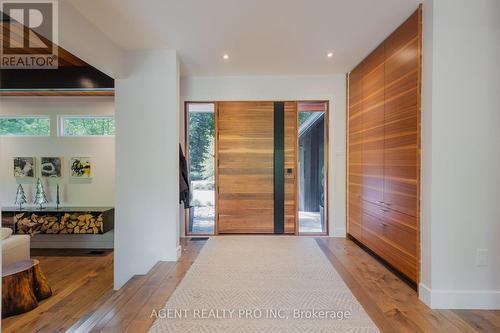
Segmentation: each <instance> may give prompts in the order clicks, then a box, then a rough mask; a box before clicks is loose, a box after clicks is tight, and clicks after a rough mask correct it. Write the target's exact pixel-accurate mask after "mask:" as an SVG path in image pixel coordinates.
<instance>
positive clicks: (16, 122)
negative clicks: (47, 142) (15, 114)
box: [0, 118, 50, 136]
mask: <svg viewBox="0 0 500 333" xmlns="http://www.w3.org/2000/svg"><path fill="white" fill-rule="evenodd" d="M0 135H40V136H49V135H50V119H49V118H0Z"/></svg>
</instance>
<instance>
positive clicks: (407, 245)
mask: <svg viewBox="0 0 500 333" xmlns="http://www.w3.org/2000/svg"><path fill="white" fill-rule="evenodd" d="M363 227H364V228H367V229H369V230H370V231H371V232H373V233H374V234H375V235H377V236H378V237H380V238H382V239H384V240H385V241H386V242H388V243H391V244H392V246H394V247H397V248H398V249H400V250H401V251H404V252H407V253H408V254H409V255H411V256H413V257H416V256H417V231H416V230H415V229H413V228H411V227H408V226H406V225H404V224H400V223H398V222H395V221H394V220H392V219H391V218H390V212H389V211H387V212H382V213H381V214H380V215H378V214H370V213H369V212H366V213H365V215H364V216H363Z"/></svg>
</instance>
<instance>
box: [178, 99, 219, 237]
mask: <svg viewBox="0 0 500 333" xmlns="http://www.w3.org/2000/svg"><path fill="white" fill-rule="evenodd" d="M188 104H213V105H214V150H215V151H214V182H215V184H214V185H215V194H214V201H215V209H214V214H215V216H214V233H213V234H194V233H189V231H188V225H189V209H184V234H185V236H186V237H207V236H214V235H218V234H219V232H218V230H217V225H218V224H217V218H218V214H217V210H218V208H219V202H218V200H219V196H218V195H217V193H218V190H219V187H218V186H219V182H218V175H219V158H218V154H219V149H218V133H219V132H218V125H217V124H218V114H219V112H218V105H217V102H213V101H193V102H191V101H184V155H185V158H186V162H187V168H188V175H189V163H190V161H189V134H188V127H189V124H188V119H189V115H188Z"/></svg>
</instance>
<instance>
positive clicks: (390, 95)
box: [383, 14, 419, 216]
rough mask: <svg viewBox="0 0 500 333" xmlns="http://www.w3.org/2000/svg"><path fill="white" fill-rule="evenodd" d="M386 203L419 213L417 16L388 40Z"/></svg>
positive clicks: (391, 206)
mask: <svg viewBox="0 0 500 333" xmlns="http://www.w3.org/2000/svg"><path fill="white" fill-rule="evenodd" d="M385 44H386V60H385V143H384V200H383V201H384V204H385V205H386V206H387V207H388V208H390V209H393V210H396V211H399V212H401V213H405V214H408V215H411V216H417V209H418V208H417V207H418V179H419V177H418V172H419V171H418V170H419V169H418V165H419V148H418V137H419V133H418V131H419V123H418V122H419V117H418V114H419V110H418V99H419V96H418V88H419V78H418V68H419V38H418V15H417V14H414V15H413V16H412V17H410V19H408V20H407V21H406V22H405V23H404V24H403V25H402V26H401V27H400V28H399V29H398V30H397V31H396V32H395V33H394V34H393V35H391V36H390V37H389V38H388V39H387V41H386V43H385Z"/></svg>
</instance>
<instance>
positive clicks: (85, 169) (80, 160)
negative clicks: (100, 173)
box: [70, 157, 92, 178]
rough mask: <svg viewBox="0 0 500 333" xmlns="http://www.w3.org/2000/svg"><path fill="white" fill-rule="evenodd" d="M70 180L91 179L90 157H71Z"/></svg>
mask: <svg viewBox="0 0 500 333" xmlns="http://www.w3.org/2000/svg"><path fill="white" fill-rule="evenodd" d="M70 176H71V178H91V177H92V161H91V159H90V157H72V158H71V161H70Z"/></svg>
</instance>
